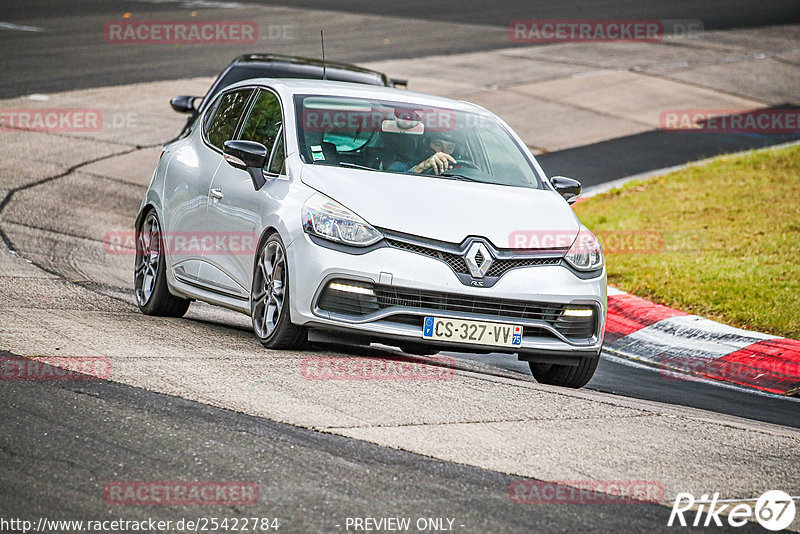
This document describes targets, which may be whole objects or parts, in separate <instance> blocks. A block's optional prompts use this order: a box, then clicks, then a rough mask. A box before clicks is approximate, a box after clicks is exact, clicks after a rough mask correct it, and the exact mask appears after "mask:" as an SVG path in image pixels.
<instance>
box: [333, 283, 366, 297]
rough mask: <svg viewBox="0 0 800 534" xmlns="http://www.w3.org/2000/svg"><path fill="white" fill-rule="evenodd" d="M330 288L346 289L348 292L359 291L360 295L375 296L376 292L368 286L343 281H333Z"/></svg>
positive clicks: (336, 289) (335, 289)
mask: <svg viewBox="0 0 800 534" xmlns="http://www.w3.org/2000/svg"><path fill="white" fill-rule="evenodd" d="M328 289H333V290H334V291H345V292H347V293H357V294H359V295H371V296H375V292H374V291H373V290H371V289H370V288H368V287H362V286H355V285H352V284H343V283H341V282H331V283H330V284H328Z"/></svg>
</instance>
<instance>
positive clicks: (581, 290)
mask: <svg viewBox="0 0 800 534" xmlns="http://www.w3.org/2000/svg"><path fill="white" fill-rule="evenodd" d="M287 255H288V260H289V269H290V272H289V281H290V287H289V292H290V293H289V294H290V303H291V308H290V313H291V319H292V322H293V323H295V324H299V325H305V326H308V327H313V328H321V329H328V330H336V331H342V330H346V331H348V332H350V333H351V334H359V335H363V336H366V337H369V338H373V339H376V340H382V339H383V340H386V339H388V340H395V341H397V342H398V343H425V344H431V345H436V346H437V347H438V348H441V349H449V350H453V351H473V350H474V351H484V352H485V351H487V350H491V351H492V352H506V353H520V356H521V357H524V354H525V353H530V354H548V355H551V356H557V355H564V356H576V355H577V356H589V355H596V354H599V352H600V348H601V346H602V342H603V331H604V327H605V319H606V273H605V269H603V271H602V272H601V273H600V274H598V276H596V277H594V278H591V279H582V278H581V277H579V276H577V275H576V274H575V273H574V272H573V271H572V270H570V269H569V268H567V267H565V266H563V265H541V266H531V267H522V268H516V269H512V270H510V271H508V272H506V273H505V274H504V275H503V276H502V277H501V278H500V279H499V280H498V281H497V283H496V284H495V285H494V286H493V287H489V288H485V287H484V288H481V287H471V286H466V285H464V284H462V283H461V282H460V281H459V279H458V277H457V276H456V274H455V273H454V272H453V270H452V269H451V268H450V267H449V266H448V265H447V264H446V263H444V262H443V261H440V260H438V259H435V258H431V257H428V256H423V255H421V254H416V253H413V252H409V251H406V250H399V249H396V248H391V247H380V248H376V249H374V250H371V251H369V252H366V253H361V254H350V253H347V252H343V251H341V250H337V249H335V248H330V247H328V246H321V245H320V244H317V243H316V242H314V240H313V239H312V238H311V237H309V236H308V235H307V234H302V235H301V236H299V237H298V238H297V239H295V240H294V241H293V242H292V243H291V244H290V245H289V246H288V247H287ZM332 281H339V282H352V283H354V284H357V285H360V286H363V287H366V288H371V289H372V290H373V291H374V293H377V295H378V301H380V303H381V304H380V305H379V306H378V309H374V308H373V309H370V310H366V312H365V313H340V312H339V311H331V308H330V306H320V301H321V298H322V297H323V294H324V292H325V291H326V288H327V287H328V284H330V283H331V282H332ZM443 302H449V303H456V305H453V304H442V303H443ZM518 303H525V310H526V311H525V312H520V310H521V309H522V308H520V307H519V305H518ZM465 304H469V306H467V305H465ZM567 305H573V306H575V305H580V306H584V307H592V308H593V309H594V310H595V313H594V317H593V320H594V324H593V327H592V328H591V329H590V330H591V335H589V336H585V335H582V336H580V337H578V338H576V337H568V336H565V335H564V332H565V330H564V328H561V327H559V326H558V325H562V326H563V323H558V320H557V319H556V317H557V316H558V315H559V312H558V310H560V309H563V307H564V306H567ZM323 308H327V309H323ZM509 310H510V311H509ZM545 312H546V313H545ZM425 316H436V317H451V318H456V319H470V320H478V321H487V322H495V323H512V324H521V325H523V327H524V336H523V338H522V344H521V346H520V347H519V348H511V347H487V346H486V345H467V344H462V343H453V342H442V341H438V340H437V341H435V342H433V341H430V340H428V339H424V338H423V336H422V320H423V319H424V317H425ZM415 318H417V319H415ZM545 318H547V319H549V320H545ZM567 330H568V329H567ZM390 344H391V343H390Z"/></svg>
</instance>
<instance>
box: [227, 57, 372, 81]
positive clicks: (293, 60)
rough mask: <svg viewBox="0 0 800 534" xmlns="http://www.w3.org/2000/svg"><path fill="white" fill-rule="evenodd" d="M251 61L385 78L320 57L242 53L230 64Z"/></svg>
mask: <svg viewBox="0 0 800 534" xmlns="http://www.w3.org/2000/svg"><path fill="white" fill-rule="evenodd" d="M251 63H266V64H275V63H284V64H292V65H307V66H310V67H319V68H323V67H325V68H330V69H338V70H346V71H350V72H358V73H362V74H372V75H375V76H378V77H380V78H385V77H386V75H385V74H384V73H382V72H378V71H376V70H372V69H367V68H365V67H359V66H357V65H353V64H350V63H340V62H338V61H328V60H325V61H322V60H321V59H314V58H308V57H300V56H283V55H280V54H244V55H241V56H239V57H237V58H236V59H234V60H233V62H232V64H236V65H241V64H251Z"/></svg>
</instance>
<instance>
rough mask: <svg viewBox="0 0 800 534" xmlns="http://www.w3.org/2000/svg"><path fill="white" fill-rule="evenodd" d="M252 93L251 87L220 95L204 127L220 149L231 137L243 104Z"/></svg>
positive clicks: (210, 140)
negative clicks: (206, 125) (206, 126)
mask: <svg viewBox="0 0 800 534" xmlns="http://www.w3.org/2000/svg"><path fill="white" fill-rule="evenodd" d="M252 93H253V90H252V89H242V90H241V91H233V92H231V93H228V94H226V95H222V98H221V99H220V101H219V104H217V106H216V110H214V116H213V118H212V119H211V121H210V122H209V123H208V128H207V129H206V136H207V137H208V141H209V142H210V143H211V144H212V145H214V146H215V147H217V148H219V149H220V150H222V146H223V145H224V144H225V141H229V140H231V139H233V136H234V134H235V133H236V125H237V124H239V119H240V118H241V116H242V112H243V111H244V107H245V104H247V100H248V99H249V98H250V95H251V94H252Z"/></svg>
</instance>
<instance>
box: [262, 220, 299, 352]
mask: <svg viewBox="0 0 800 534" xmlns="http://www.w3.org/2000/svg"><path fill="white" fill-rule="evenodd" d="M276 250H280V254H281V255H282V267H281V268H280V272H278V271H279V269H278V268H276V266H275V265H274V264H271V266H272V267H273V269H274V270H273V271H272V275H273V276H272V282H271V284H272V285H271V286H270V281H269V280H268V278H269V277H268V276H267V275H268V274H269V273H268V272H267V270H266V269H265V268H262V257H267V256H269V255H270V254H272V253H274V251H276ZM277 279H280V289H281V291H280V293H279V292H277V291H276V290H275V288H276V285H275V280H277ZM262 292H263V293H264V295H265V296H264V298H263V300H262V299H258V300H256V299H255V298H254V297H256V296H258V295H261V294H262ZM279 294H280V296H281V297H282V300H281V304H280V307H279V311H278V319H277V321H274V320H273V321H268V320H267V314H268V313H269V309H268V307H269V306H276V307H277V301H278V295H279ZM273 295H274V296H275V299H274V301H273V300H271V299H272V296H273ZM289 299H290V295H289V268H288V259H287V258H286V249H285V248H284V246H283V241H282V240H281V237H280V236H279V235H278V234H277V233H273V234H271V235H270V236H269V237H268V238H267V239H266V240H265V241H264V243H263V245H262V246H261V247H260V248H259V249H258V254H256V257H255V263H254V266H253V283H252V286H251V288H250V318H251V319H252V321H253V332H254V333H255V335H256V338H258V340H259V341H260V342H261V344H262V345H264V346H265V347H266V348H268V349H297V348H301V347H303V346H305V345H306V344H307V343H308V330H307V329H306V328H304V327H302V326H297V325H295V324H293V323H292V321H291V318H290V305H289V303H290V300H289ZM269 302H273V303H274V304H269Z"/></svg>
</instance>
